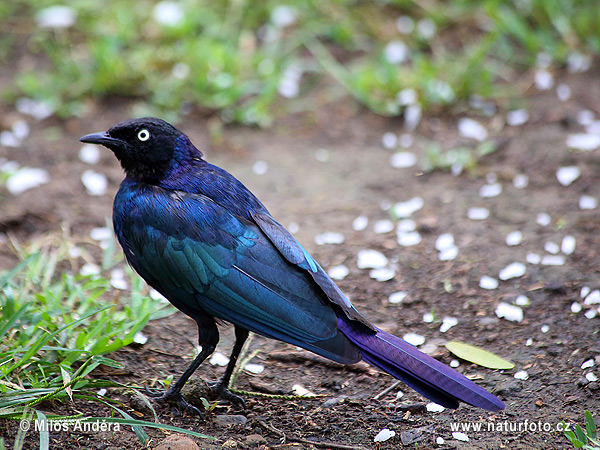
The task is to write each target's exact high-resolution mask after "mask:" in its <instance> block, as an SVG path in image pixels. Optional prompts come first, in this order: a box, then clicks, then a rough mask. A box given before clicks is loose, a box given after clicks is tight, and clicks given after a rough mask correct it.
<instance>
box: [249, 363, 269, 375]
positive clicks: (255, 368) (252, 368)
mask: <svg viewBox="0 0 600 450" xmlns="http://www.w3.org/2000/svg"><path fill="white" fill-rule="evenodd" d="M244 370H247V371H248V372H250V373H253V374H256V375H258V374H260V373H263V371H264V370H265V366H263V365H262V364H246V365H245V366H244Z"/></svg>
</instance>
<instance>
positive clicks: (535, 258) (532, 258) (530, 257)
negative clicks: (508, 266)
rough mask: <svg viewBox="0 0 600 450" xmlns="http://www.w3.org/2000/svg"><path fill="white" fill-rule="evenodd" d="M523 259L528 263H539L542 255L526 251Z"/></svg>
mask: <svg viewBox="0 0 600 450" xmlns="http://www.w3.org/2000/svg"><path fill="white" fill-rule="evenodd" d="M525 260H526V261H527V262H528V263H529V264H539V263H541V262H542V257H541V255H539V254H537V253H531V252H530V253H527V255H526V256H525Z"/></svg>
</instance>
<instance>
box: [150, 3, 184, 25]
mask: <svg viewBox="0 0 600 450" xmlns="http://www.w3.org/2000/svg"><path fill="white" fill-rule="evenodd" d="M152 17H153V19H154V20H155V22H156V23H158V24H159V25H164V26H170V27H174V26H177V25H179V24H180V23H182V22H183V19H185V12H184V10H183V8H182V7H181V5H180V4H179V3H177V2H172V1H166V0H165V1H162V2H159V3H157V4H156V6H155V7H154V10H153V11H152Z"/></svg>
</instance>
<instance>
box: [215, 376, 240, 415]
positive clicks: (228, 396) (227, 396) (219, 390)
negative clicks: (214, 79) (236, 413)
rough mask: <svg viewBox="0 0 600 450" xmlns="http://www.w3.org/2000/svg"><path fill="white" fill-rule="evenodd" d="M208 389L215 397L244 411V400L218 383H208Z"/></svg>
mask: <svg viewBox="0 0 600 450" xmlns="http://www.w3.org/2000/svg"><path fill="white" fill-rule="evenodd" d="M208 387H209V389H210V390H211V391H212V393H213V395H215V396H216V397H218V398H222V399H223V400H227V401H229V402H231V403H233V404H234V405H236V406H239V407H241V408H242V409H246V402H245V401H244V399H243V398H242V397H240V396H239V395H237V394H234V393H233V392H231V391H230V390H229V389H227V386H225V385H224V384H223V383H221V382H219V381H217V382H215V383H209V384H208Z"/></svg>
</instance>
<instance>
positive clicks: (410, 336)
mask: <svg viewBox="0 0 600 450" xmlns="http://www.w3.org/2000/svg"><path fill="white" fill-rule="evenodd" d="M402 339H404V340H405V341H406V342H408V343H409V344H411V345H414V346H415V347H417V346H419V345H423V344H424V343H425V336H422V335H420V334H417V333H406V334H405V335H404V336H402Z"/></svg>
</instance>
